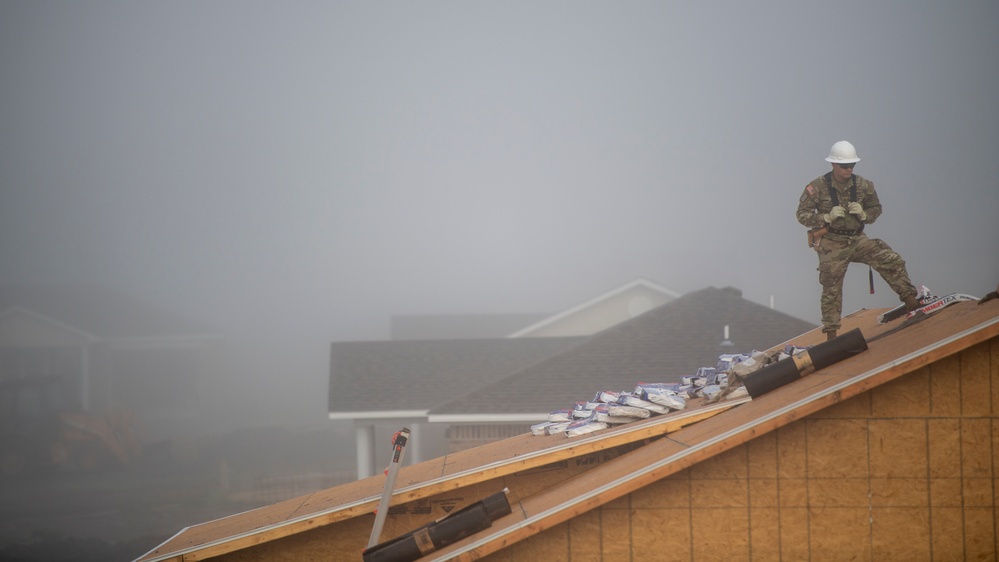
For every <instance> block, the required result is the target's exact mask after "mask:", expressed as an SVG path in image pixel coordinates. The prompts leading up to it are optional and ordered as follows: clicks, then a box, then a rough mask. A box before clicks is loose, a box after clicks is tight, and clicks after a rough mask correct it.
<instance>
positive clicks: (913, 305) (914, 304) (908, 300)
mask: <svg viewBox="0 0 999 562" xmlns="http://www.w3.org/2000/svg"><path fill="white" fill-rule="evenodd" d="M902 302H904V303H905V311H906V312H912V311H913V310H916V309H917V308H919V306H920V305H919V299H917V298H916V295H909V296H907V297H905V299H904V300H903V301H902Z"/></svg>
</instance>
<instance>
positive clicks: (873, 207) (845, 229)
mask: <svg viewBox="0 0 999 562" xmlns="http://www.w3.org/2000/svg"><path fill="white" fill-rule="evenodd" d="M826 162H830V163H831V164H832V171H830V172H829V173H827V174H825V175H823V176H819V177H817V178H815V179H814V180H812V181H811V183H809V184H808V185H807V186H805V191H804V192H802V194H801V199H799V200H798V211H797V213H796V214H795V216H796V217H797V218H798V222H800V223H801V224H803V225H805V226H807V227H808V228H809V229H811V230H809V245H810V246H812V247H813V248H814V249H815V251H816V252H817V253H818V256H819V267H818V271H819V283H820V284H821V285H822V300H821V301H820V303H821V309H822V331H823V332H825V333H826V336H827V338H828V339H832V338H834V337H836V331H837V330H839V328H840V318H841V316H842V312H843V278H844V277H845V276H846V269H847V267H848V266H849V265H850V263H851V262H857V263H863V264H867V265H870V266H871V267H872V268H873V269H874V271H877V272H878V273H879V274H880V275H881V277H882V278H883V279H884V280H885V281H886V282H887V283H888V286H889V287H891V289H892V290H893V291H895V293H896V294H898V297H899V300H901V301H902V302H903V303H905V309H906V310H907V311H909V310H915V309H916V308H918V307H919V299H918V298H917V290H916V287H914V286H913V285H912V282H911V281H910V280H909V273H908V272H907V271H906V269H905V260H903V259H902V256H900V255H898V253H897V252H895V251H894V250H892V249H891V247H889V246H888V244H886V243H884V242H883V241H881V240H878V239H870V238H868V237H867V235H865V234H864V227H865V226H866V225H868V224H871V223H873V222H874V221H876V220H877V219H878V217H879V216H880V215H881V202H880V201H879V200H878V194H877V192H876V191H874V184H873V183H872V182H871V181H870V180H868V179H866V178H863V177H861V176H859V175H857V174H854V173H853V168H854V166H856V165H857V162H860V158H859V157H857V149H856V148H854V146H853V145H852V144H850V143H849V142H847V141H839V142H837V143H836V144H834V145H832V149H831V150H830V151H829V156H828V157H827V158H826ZM872 290H873V285H872Z"/></svg>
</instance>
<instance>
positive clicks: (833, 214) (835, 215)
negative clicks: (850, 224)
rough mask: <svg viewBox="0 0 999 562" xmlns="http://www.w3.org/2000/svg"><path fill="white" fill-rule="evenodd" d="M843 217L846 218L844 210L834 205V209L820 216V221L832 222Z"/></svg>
mask: <svg viewBox="0 0 999 562" xmlns="http://www.w3.org/2000/svg"><path fill="white" fill-rule="evenodd" d="M845 216H846V209H844V208H843V207H840V206H839V205H836V206H835V207H833V208H832V209H830V211H829V212H828V213H826V214H824V215H822V220H824V221H826V222H832V221H834V220H836V219H841V218H843V217H845Z"/></svg>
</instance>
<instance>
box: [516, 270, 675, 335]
mask: <svg viewBox="0 0 999 562" xmlns="http://www.w3.org/2000/svg"><path fill="white" fill-rule="evenodd" d="M635 287H645V288H648V289H651V290H653V291H656V292H659V293H662V294H664V295H666V296H668V297H670V298H671V299H676V298H680V297H681V296H682V295H681V294H680V293H678V292H676V291H674V290H672V289H668V288H666V287H663V286H662V285H659V284H658V283H653V282H652V281H649V280H647V279H643V278H641V277H639V278H638V279H635V280H634V281H632V282H630V283H627V284H625V285H622V286H620V287H618V288H617V289H614V290H612V291H608V292H606V293H604V294H602V295H599V296H597V297H595V298H592V299H590V300H588V301H586V302H584V303H582V304H579V305H576V306H574V307H572V308H570V309H568V310H565V311H562V312H560V313H558V314H556V315H555V316H550V317H548V318H545V319H544V320H542V321H540V322H537V323H535V324H531V325H530V326H528V327H526V328H524V329H522V330H518V331H516V332H514V333H512V334H510V335H509V336H507V337H508V338H520V337H523V336H526V335H529V334H530V333H532V332H535V331H537V330H540V329H541V328H544V327H545V326H549V325H551V324H554V323H556V322H559V321H561V320H563V319H565V318H568V317H570V316H572V315H574V314H577V313H579V312H581V311H583V310H586V309H588V308H592V307H594V306H596V305H597V304H599V303H601V302H603V301H606V300H608V299H611V298H614V297H616V296H617V295H620V294H621V293H625V292H627V291H630V290H632V289H634V288H635Z"/></svg>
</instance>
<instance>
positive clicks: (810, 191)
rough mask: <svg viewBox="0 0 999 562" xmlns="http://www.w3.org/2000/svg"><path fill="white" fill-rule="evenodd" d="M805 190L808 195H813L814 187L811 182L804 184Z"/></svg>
mask: <svg viewBox="0 0 999 562" xmlns="http://www.w3.org/2000/svg"><path fill="white" fill-rule="evenodd" d="M805 191H807V192H808V194H809V195H811V196H815V188H814V187H812V184H808V185H806V186H805Z"/></svg>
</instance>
